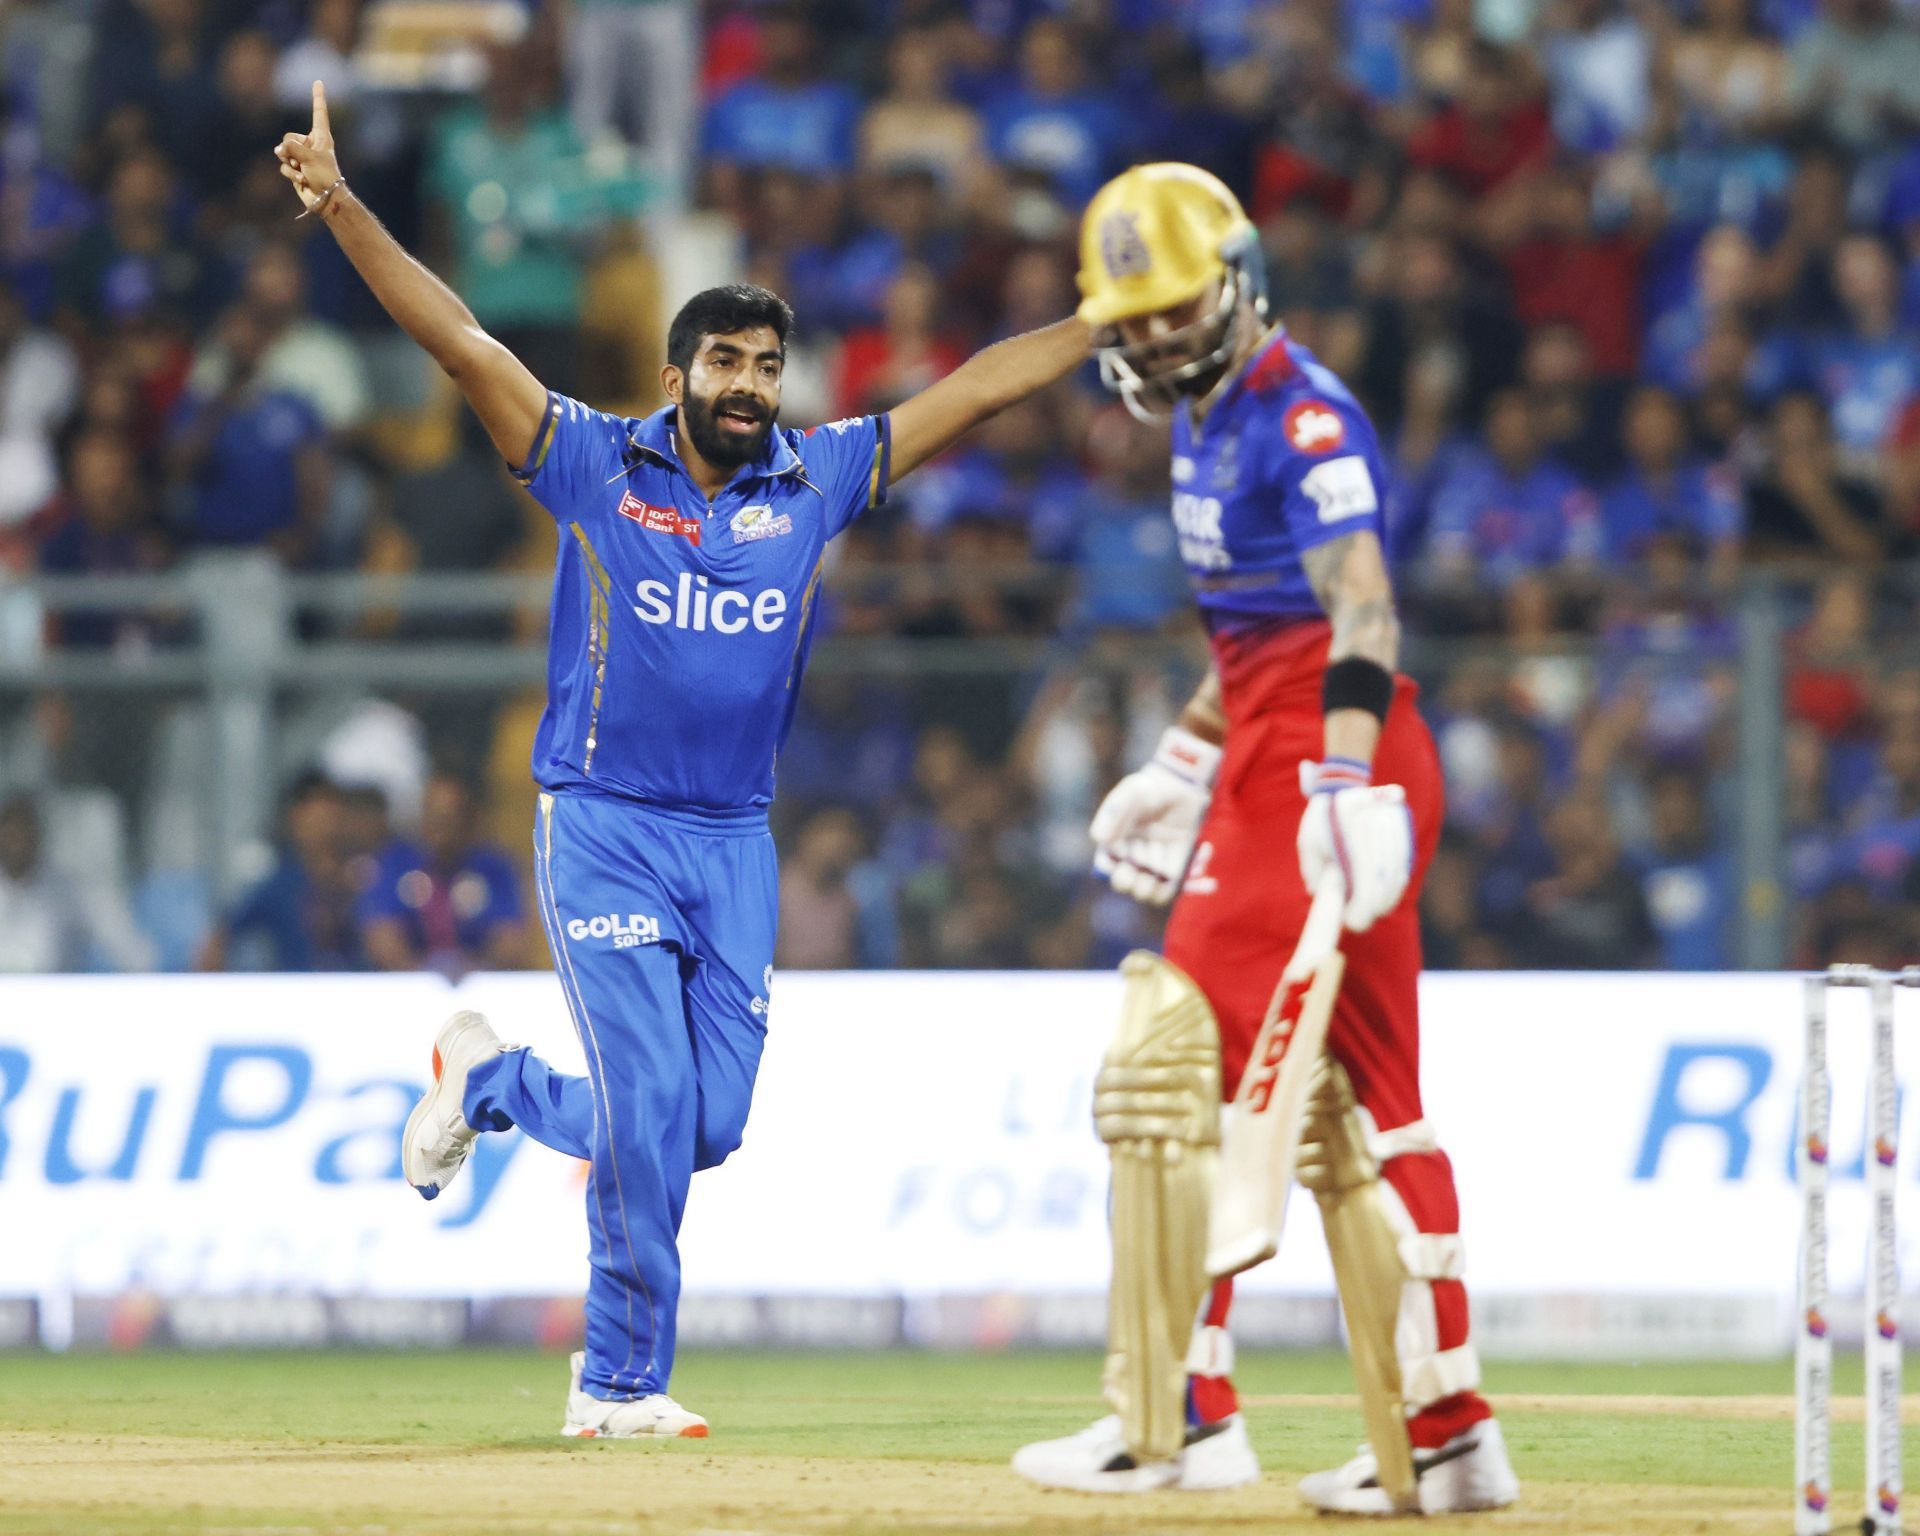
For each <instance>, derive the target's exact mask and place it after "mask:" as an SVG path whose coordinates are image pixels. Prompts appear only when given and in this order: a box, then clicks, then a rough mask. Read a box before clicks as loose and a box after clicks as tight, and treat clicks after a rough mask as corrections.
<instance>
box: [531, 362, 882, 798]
mask: <svg viewBox="0 0 1920 1536" xmlns="http://www.w3.org/2000/svg"><path fill="white" fill-rule="evenodd" d="M547 405H548V409H547V415H546V419H545V421H544V423H543V425H542V427H541V430H540V433H539V436H538V437H537V438H536V440H535V442H534V446H533V449H532V451H531V453H529V454H528V456H527V461H526V463H525V464H524V465H522V466H521V467H520V468H519V469H518V470H516V471H515V474H516V476H517V478H518V479H519V480H520V482H521V483H522V484H524V485H525V486H526V487H527V488H528V490H530V491H532V493H533V494H534V496H535V497H536V498H537V499H538V500H539V501H540V503H541V504H542V505H543V506H544V507H546V508H547V510H548V511H549V512H551V513H552V514H553V515H554V517H555V519H556V520H557V521H558V522H559V524H560V555H559V560H558V562H557V563H556V566H555V569H554V578H553V619H552V630H551V634H550V636H549V640H548V649H547V708H546V713H545V714H544V715H543V716H542V717H541V720H540V730H539V734H538V736H537V737H536V738H535V741H534V749H533V776H534V778H535V780H536V781H537V782H538V783H539V784H540V785H541V787H542V788H544V789H548V790H570V789H590V790H598V791H603V792H607V793H612V794H618V795H624V796H627V797H630V798H632V799H635V800H640V801H645V802H648V803H650V804H655V805H660V806H664V807H668V808H673V809H681V810H690V811H694V812H705V813H708V814H714V813H721V814H725V813H733V814H737V815H760V814H763V813H764V811H765V808H766V806H767V804H768V802H769V801H770V800H771V799H772V798H773V765H774V759H775V758H776V756H778V754H779V750H780V744H781V742H783V741H784V740H785V739H786V735H787V729H788V727H789V726H790V725H791V724H792V721H793V709H794V702H795V699H796V697H797V693H798V688H799V683H800V675H801V673H802V672H803V671H804V670H805V667H806V662H807V652H808V649H809V647H810V646H811V644H812V638H813V636H812V624H813V617H814V613H815V609H816V604H817V603H818V600H819V595H820V577H821V571H822V568H823V565H824V561H825V551H826V546H827V541H828V540H829V539H831V538H832V537H833V536H834V535H835V534H837V533H839V532H841V531H842V530H843V529H844V528H846V526H847V525H848V524H849V523H851V522H852V521H853V519H854V518H855V517H857V516H858V515H859V514H860V513H861V512H863V511H865V510H866V509H868V508H870V507H873V506H877V505H878V504H879V503H880V502H882V501H883V500H885V499H886V492H887V454H888V445H889V438H888V428H887V418H886V417H885V416H860V417H854V418H852V419H849V420H847V421H836V422H833V423H831V424H829V425H827V426H824V427H820V428H818V429H816V430H815V431H813V432H810V433H803V432H798V431H794V430H792V429H790V428H776V429H775V430H774V432H773V433H772V435H771V436H770V438H769V440H768V445H767V452H766V454H765V455H764V456H763V457H762V459H761V460H760V461H759V462H757V463H753V464H749V465H746V466H744V467H742V468H741V469H740V470H739V472H738V473H736V474H735V475H734V477H733V479H732V480H730V481H729V482H728V483H727V485H726V486H725V488H724V489H722V490H721V492H720V493H719V495H717V496H716V497H715V498H714V499H713V501H712V503H711V504H709V503H708V501H707V498H706V497H705V496H704V495H703V494H702V493H701V491H700V488H699V487H698V486H697V485H695V484H694V481H693V477H692V476H691V475H689V474H688V473H687V471H686V469H685V467H684V466H683V465H682V464H681V462H680V454H679V449H678V446H677V444H676V441H675V426H676V420H677V414H676V411H675V409H674V408H673V407H671V406H669V407H668V408H666V409H664V410H661V411H657V412H655V413H654V414H653V415H651V416H649V417H647V418H646V419H645V420H637V419H633V418H623V417H618V416H609V415H608V414H606V413H605V412H604V411H596V410H592V409H590V408H589V407H587V406H584V405H582V404H581V403H580V402H579V401H577V400H572V399H569V398H568V397H566V396H565V395H560V394H549V396H548V400H547Z"/></svg>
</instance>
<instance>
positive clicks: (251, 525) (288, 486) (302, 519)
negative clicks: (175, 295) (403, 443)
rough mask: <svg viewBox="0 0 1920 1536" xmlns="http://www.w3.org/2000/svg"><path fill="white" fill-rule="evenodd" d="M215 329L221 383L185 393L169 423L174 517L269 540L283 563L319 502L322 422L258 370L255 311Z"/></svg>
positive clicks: (312, 525) (217, 539)
mask: <svg viewBox="0 0 1920 1536" xmlns="http://www.w3.org/2000/svg"><path fill="white" fill-rule="evenodd" d="M221 335H222V339H223V341H224V342H225V344H226V352H227V356H228V358H229V360H230V366H229V369H228V373H227V377H226V380H225V387H224V388H221V389H219V390H218V392H217V393H216V392H214V391H213V390H212V389H209V390H208V391H207V392H205V393H200V394H189V395H187V396H186V397H185V398H184V399H182V400H181V402H180V404H179V405H178V406H176V407H175V408H174V414H173V418H172V420H171V421H170V422H169V423H168V426H169V442H168V458H169V468H170V469H171V470H172V472H173V477H174V480H175V483H176V487H177V492H178V497H179V500H178V504H177V506H176V517H177V520H178V521H179V523H180V524H181V526H182V529H183V531H184V532H185V533H186V535H187V536H188V537H189V538H190V539H191V540H192V541H193V542H195V543H199V544H227V545H237V544H271V545H272V546H273V547H274V548H275V549H276V550H277V551H278V552H279V554H280V555H281V557H282V558H283V559H285V560H286V561H287V562H288V563H289V564H292V565H300V564H305V563H308V561H309V560H310V559H311V558H312V556H313V555H314V553H315V540H316V538H317V535H318V532H319V524H320V520H321V518H322V516H323V513H324V507H325V498H324V487H325V475H326V464H325V457H324V453H323V450H322V446H321V444H322V439H323V436H324V428H323V426H322V424H321V421H320V418H319V416H318V414H317V413H316V412H315V411H314V409H313V407H312V406H311V405H310V404H308V403H307V401H305V400H304V399H302V398H301V397H300V396H298V395H295V394H290V393H288V392H286V391H284V390H279V389H275V388H273V387H271V386H270V385H268V384H266V383H265V382H264V380H263V379H262V378H261V376H260V372H259V368H260V363H261V360H262V358H263V357H264V355H265V351H266V344H267V332H266V328H265V326H264V325H263V324H262V323H261V321H260V319H259V317H258V316H257V315H255V314H254V313H252V311H250V310H248V309H245V308H240V309H236V310H233V311H232V312H231V313H230V314H229V315H228V317H227V320H226V322H225V323H224V325H223V326H222V328H221Z"/></svg>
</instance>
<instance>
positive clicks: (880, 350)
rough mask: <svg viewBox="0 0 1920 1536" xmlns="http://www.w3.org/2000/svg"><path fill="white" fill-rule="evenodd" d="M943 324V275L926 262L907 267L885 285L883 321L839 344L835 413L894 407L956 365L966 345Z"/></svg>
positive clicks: (961, 359) (963, 355)
mask: <svg viewBox="0 0 1920 1536" xmlns="http://www.w3.org/2000/svg"><path fill="white" fill-rule="evenodd" d="M939 325H940V283H939V280H938V279H937V278H936V277H935V276H934V275H933V273H932V272H930V271H928V270H927V268H925V267H922V266H919V265H913V266H908V267H905V268H903V269H902V270H901V272H900V274H899V275H898V276H897V277H895V278H894V280H893V282H892V284H891V285H890V286H889V287H888V289H887V304H886V322H885V324H884V326H881V327H878V328H875V329H873V330H866V331H855V332H853V334H852V335H850V336H848V337H847V339H846V341H845V342H844V343H843V344H842V345H841V348H840V366H839V370H838V372H839V377H838V378H837V379H836V380H835V382H834V411H835V414H836V415H840V416H859V415H863V414H867V413H869V412H877V411H886V410H890V409H892V408H893V407H894V406H896V405H898V404H899V403H900V402H901V401H903V400H905V399H906V398H907V397H908V396H909V395H914V394H918V393H919V392H920V391H921V390H923V389H925V388H926V387H927V386H928V385H929V384H931V383H933V382H934V381H935V380H937V379H940V378H944V377H945V376H946V375H947V374H949V373H951V372H953V370H954V369H956V368H958V367H959V366H960V365H961V364H962V363H963V362H965V361H966V360H967V352H966V349H965V348H964V347H962V346H961V345H959V344H958V343H957V342H956V341H954V340H953V339H952V338H951V337H949V336H946V335H944V334H942V333H941V331H940V329H939Z"/></svg>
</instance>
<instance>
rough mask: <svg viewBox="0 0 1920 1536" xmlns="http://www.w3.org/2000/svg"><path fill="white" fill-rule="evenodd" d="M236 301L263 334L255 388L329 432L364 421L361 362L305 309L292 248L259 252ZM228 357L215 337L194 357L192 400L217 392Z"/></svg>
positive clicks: (338, 333)
mask: <svg viewBox="0 0 1920 1536" xmlns="http://www.w3.org/2000/svg"><path fill="white" fill-rule="evenodd" d="M243 293H244V301H245V303H246V305H247V307H248V308H249V310H250V311H251V312H252V314H253V315H254V317H255V318H256V319H257V320H258V321H259V323H260V326H261V328H262V330H263V331H264V332H265V338H264V347H263V351H262V354H261V358H260V362H259V365H258V367H259V381H260V384H261V386H262V387H263V388H265V389H268V390H272V391H275V392H277V393H280V394H285V395H290V396H293V397H295V398H297V399H299V400H302V401H304V402H305V403H306V405H307V406H308V408H309V409H310V410H311V411H312V413H313V415H314V416H315V417H316V418H317V419H318V421H319V423H320V425H321V426H323V427H325V428H326V430H327V431H329V432H348V431H351V430H353V429H354V428H355V427H358V426H359V425H360V424H361V423H362V422H364V421H365V420H366V418H367V413H368V411H369V410H370V408H371V402H370V400H369V398H368V387H367V371H366V365H365V363H363V362H362V361H361V357H360V352H359V349H358V348H357V347H355V346H354V344H353V342H352V341H351V340H350V339H348V337H347V335H346V334H345V332H343V331H342V330H341V329H340V328H339V327H338V326H334V325H329V324H327V323H326V322H325V321H323V320H317V319H315V318H314V316H313V315H312V313H311V312H310V311H309V310H308V308H307V278H306V273H305V271H304V269H303V268H302V267H301V265H300V258H299V256H298V255H297V254H296V253H295V251H294V249H293V247H292V246H290V245H287V244H285V243H283V242H279V241H276V242H274V243H273V244H271V245H266V246H263V247H261V249H260V251H259V252H258V253H257V254H256V255H255V256H254V258H253V262H252V264H251V265H250V266H249V267H248V268H247V273H246V278H245V283H244V289H243ZM233 369H234V359H233V358H232V356H230V355H229V353H228V350H227V347H226V344H225V341H224V339H223V338H221V337H220V336H218V335H217V334H216V336H215V337H214V339H213V340H211V341H210V342H209V343H208V345H206V346H204V347H202V348H201V350H200V353H199V355H198V356H197V357H196V358H195V359H194V367H193V372H192V373H191V374H189V375H188V380H187V387H188V388H189V389H190V390H191V391H192V392H193V393H194V394H196V395H201V396H208V395H219V394H221V393H224V392H225V391H226V390H227V389H228V388H229V387H230V385H231V379H232V373H233Z"/></svg>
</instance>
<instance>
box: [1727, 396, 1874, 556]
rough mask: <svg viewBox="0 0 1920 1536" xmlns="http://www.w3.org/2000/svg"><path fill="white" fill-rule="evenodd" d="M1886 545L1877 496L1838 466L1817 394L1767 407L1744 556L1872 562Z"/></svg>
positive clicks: (1751, 489) (1751, 490)
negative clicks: (1769, 411)
mask: <svg viewBox="0 0 1920 1536" xmlns="http://www.w3.org/2000/svg"><path fill="white" fill-rule="evenodd" d="M1887 540H1888V530H1887V528H1886V526H1885V523H1884V519H1883V512H1882V504H1881V500H1880V496H1879V493H1878V492H1877V491H1875V489H1874V488H1873V486H1872V485H1870V484H1869V483H1867V482H1866V481H1864V480H1860V479H1857V478H1855V477H1853V476H1851V475H1848V474H1847V473H1846V472H1845V470H1844V469H1843V468H1842V467H1841V464H1840V460H1839V455H1838V454H1837V453H1836V452H1835V451H1834V445H1833V438H1832V436H1831V434H1830V433H1829V431H1828V426H1827V410H1826V406H1825V405H1824V404H1823V403H1822V402H1821V400H1820V397H1819V396H1818V395H1814V394H1810V393H1806V392H1797V393H1791V394H1787V395H1783V396H1782V397H1781V398H1780V400H1779V401H1778V402H1777V403H1776V404H1775V405H1774V408H1773V414H1772V417H1771V420H1770V423H1769V427H1768V433H1767V451H1766V457H1765V459H1764V460H1763V462H1762V463H1761V465H1760V466H1759V467H1758V469H1757V470H1756V471H1755V473H1754V475H1753V476H1752V478H1750V479H1749V481H1748V484H1747V552H1748V553H1749V554H1750V555H1752V556H1754V557H1757V558H1775V559H1791V558H1795V557H1800V558H1804V557H1807V556H1813V555H1825V556H1831V557H1836V558H1840V559H1846V560H1873V559H1878V558H1879V557H1880V556H1881V555H1882V554H1884V553H1885V551H1886V548H1887Z"/></svg>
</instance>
